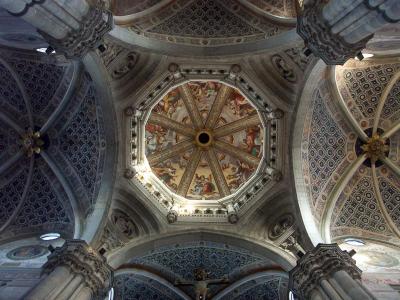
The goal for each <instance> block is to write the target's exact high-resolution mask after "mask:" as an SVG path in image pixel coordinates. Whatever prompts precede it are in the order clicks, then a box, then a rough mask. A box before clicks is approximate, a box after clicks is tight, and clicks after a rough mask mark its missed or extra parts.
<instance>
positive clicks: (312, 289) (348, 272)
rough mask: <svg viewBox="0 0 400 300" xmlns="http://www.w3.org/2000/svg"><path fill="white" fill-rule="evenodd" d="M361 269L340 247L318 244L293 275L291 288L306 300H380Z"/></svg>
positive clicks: (301, 259)
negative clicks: (369, 288)
mask: <svg viewBox="0 0 400 300" xmlns="http://www.w3.org/2000/svg"><path fill="white" fill-rule="evenodd" d="M360 279H361V270H360V269H359V268H357V266H356V262H355V260H354V259H352V258H351V256H350V254H349V253H348V252H346V251H342V250H341V249H340V248H339V246H338V245H337V244H318V246H317V247H315V248H314V249H313V250H311V251H309V252H307V253H306V254H305V255H304V256H303V257H302V258H300V259H299V260H298V261H297V265H296V267H294V268H293V269H292V270H291V271H290V273H289V288H290V289H291V290H292V291H293V292H294V293H295V294H296V295H297V296H298V297H299V299H304V300H306V299H307V300H372V299H376V298H375V297H374V296H373V295H372V294H371V292H370V291H368V289H367V288H366V287H364V286H363V285H362V283H361V281H360Z"/></svg>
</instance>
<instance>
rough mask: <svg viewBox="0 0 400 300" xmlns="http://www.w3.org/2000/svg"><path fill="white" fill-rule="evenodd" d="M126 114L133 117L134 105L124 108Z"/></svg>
mask: <svg viewBox="0 0 400 300" xmlns="http://www.w3.org/2000/svg"><path fill="white" fill-rule="evenodd" d="M124 114H125V116H127V117H132V116H133V115H134V114H135V109H134V108H133V107H132V106H128V107H127V108H125V109H124Z"/></svg>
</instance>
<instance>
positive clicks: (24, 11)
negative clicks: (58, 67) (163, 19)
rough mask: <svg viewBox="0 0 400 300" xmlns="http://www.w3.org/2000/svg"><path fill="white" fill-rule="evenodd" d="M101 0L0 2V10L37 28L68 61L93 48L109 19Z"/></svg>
mask: <svg viewBox="0 0 400 300" xmlns="http://www.w3.org/2000/svg"><path fill="white" fill-rule="evenodd" d="M102 3H103V2H102V1H101V0H44V1H38V0H0V7H3V8H5V9H6V10H7V11H8V12H9V13H10V14H12V15H14V16H17V17H20V18H22V19H23V20H25V21H26V22H28V23H30V24H32V25H33V26H34V27H36V28H37V29H38V32H39V33H40V34H41V35H42V36H43V37H44V38H45V39H46V41H47V42H48V43H49V45H50V46H51V47H52V48H54V49H55V50H56V51H57V52H58V53H60V54H64V55H65V56H66V57H68V58H76V57H82V56H83V55H85V54H86V53H87V52H88V51H90V50H92V49H95V48H97V47H98V46H99V45H100V44H101V42H102V39H103V36H104V35H105V34H106V33H107V32H109V31H110V30H111V29H112V26H113V18H112V14H111V12H109V11H106V10H104V9H103V8H102V7H103V5H102Z"/></svg>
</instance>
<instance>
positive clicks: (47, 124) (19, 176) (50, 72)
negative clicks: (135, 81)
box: [0, 51, 105, 237]
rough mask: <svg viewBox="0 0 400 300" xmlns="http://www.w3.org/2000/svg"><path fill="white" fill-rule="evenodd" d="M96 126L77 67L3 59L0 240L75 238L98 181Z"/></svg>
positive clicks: (94, 108) (85, 80) (88, 83)
mask: <svg viewBox="0 0 400 300" xmlns="http://www.w3.org/2000/svg"><path fill="white" fill-rule="evenodd" d="M101 120H102V112H101V109H100V108H99V107H98V105H97V100H96V93H95V89H94V84H93V82H92V80H91V78H90V76H89V75H88V74H86V73H84V72H82V71H81V67H80V65H79V64H77V63H57V62H56V61H52V60H50V59H49V60H47V59H46V58H43V57H40V56H39V55H35V54H34V55H29V56H28V55H24V56H21V57H18V54H17V53H8V52H6V51H4V52H2V59H1V60H0V178H1V179H0V234H1V235H5V236H7V235H10V234H14V235H15V234H26V233H29V234H37V233H41V232H48V231H57V232H60V233H62V234H63V235H64V237H72V236H73V235H74V230H76V229H77V227H76V226H75V223H76V222H80V220H79V219H77V218H78V217H77V216H78V215H83V216H85V215H86V214H87V213H88V212H90V210H91V208H92V206H93V205H94V202H95V201H96V197H97V192H98V188H99V182H100V179H101V177H102V168H103V160H104V150H105V142H104V130H103V128H102V126H103V125H102V124H101ZM72 187H73V188H72Z"/></svg>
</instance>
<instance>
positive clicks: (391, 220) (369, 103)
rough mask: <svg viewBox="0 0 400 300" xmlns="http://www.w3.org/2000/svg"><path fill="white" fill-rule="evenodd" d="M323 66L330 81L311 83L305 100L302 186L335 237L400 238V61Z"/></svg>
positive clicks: (321, 227) (321, 225) (322, 225)
mask: <svg viewBox="0 0 400 300" xmlns="http://www.w3.org/2000/svg"><path fill="white" fill-rule="evenodd" d="M315 72H316V74H318V75H316V76H323V77H324V78H326V79H325V80H324V81H322V82H320V83H312V82H310V85H309V86H308V87H306V91H305V94H304V95H307V97H308V96H310V99H309V100H305V99H303V101H305V102H304V103H306V102H307V103H308V104H306V105H307V110H308V111H307V112H306V113H305V117H304V123H303V126H302V142H301V145H302V146H301V153H302V161H301V166H302V172H303V176H304V177H303V180H299V181H298V184H299V185H300V183H301V184H304V185H305V187H306V193H307V197H308V199H309V207H310V209H311V211H312V215H313V216H314V218H315V220H316V223H317V226H318V227H319V230H320V231H321V234H322V236H323V237H325V238H327V239H329V240H334V241H341V240H343V239H344V238H346V237H363V238H365V239H371V240H378V241H385V242H388V243H391V244H399V237H400V236H399V232H400V231H399V229H400V227H399V226H400V224H399V205H400V202H399V199H400V198H399V196H400V184H399V183H400V164H399V161H400V156H399V153H400V152H399V151H400V149H399V144H398V141H399V137H400V136H399V134H400V133H399V129H400V127H399V124H400V122H399V120H400V98H399V84H400V81H399V76H400V75H399V74H400V73H399V71H398V64H397V61H396V60H391V59H382V60H379V59H376V60H375V59H370V60H365V61H362V62H360V61H356V60H352V61H350V62H348V63H346V64H345V65H344V66H338V67H336V68H323V67H321V68H320V69H319V70H316V71H315ZM311 76H313V75H311ZM308 89H310V90H308ZM300 105H303V103H302V104H300ZM310 107H311V109H310Z"/></svg>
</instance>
